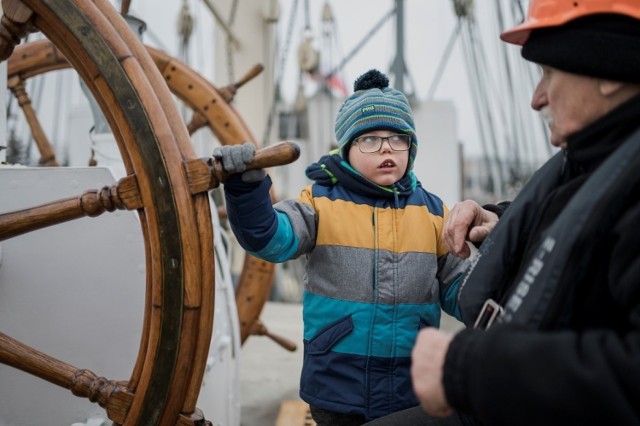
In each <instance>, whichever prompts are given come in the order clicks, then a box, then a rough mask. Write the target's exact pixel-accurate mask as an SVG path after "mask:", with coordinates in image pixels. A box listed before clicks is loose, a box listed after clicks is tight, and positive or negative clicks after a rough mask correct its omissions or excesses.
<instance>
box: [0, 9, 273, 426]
mask: <svg viewBox="0 0 640 426" xmlns="http://www.w3.org/2000/svg"><path fill="white" fill-rule="evenodd" d="M3 10H4V16H3V18H2V26H1V27H0V39H1V40H0V55H1V56H2V57H3V58H7V57H8V56H9V55H10V53H11V51H12V50H13V48H14V47H15V44H17V43H18V42H19V40H20V38H21V37H24V36H25V35H26V34H27V33H28V32H29V31H31V30H33V29H34V28H35V29H38V30H40V31H42V32H43V33H44V34H45V36H46V37H47V38H48V39H49V40H50V41H51V42H52V43H53V45H55V46H56V47H57V49H59V51H60V52H61V53H62V55H63V56H64V57H65V58H66V59H67V60H68V61H69V63H70V64H71V66H72V67H73V68H74V69H75V70H76V71H77V72H78V74H79V75H80V77H81V78H82V80H83V81H84V82H85V83H86V85H87V87H88V88H89V90H90V91H91V93H92V94H93V96H94V97H95V99H96V101H97V102H98V104H99V105H100V107H101V109H102V111H103V113H104V115H105V118H106V119H107V121H108V122H109V124H110V127H111V130H112V131H113V134H114V136H115V139H116V142H117V144H118V147H119V150H120V153H121V156H122V159H123V162H124V166H125V169H126V172H127V176H126V177H125V178H123V179H121V180H120V181H119V182H118V183H117V184H116V185H114V186H113V187H111V188H103V189H101V190H97V191H87V192H85V193H84V194H82V195H81V196H79V197H77V198H76V199H71V200H70V199H65V200H60V201H59V202H55V203H49V204H48V205H47V206H43V207H38V208H36V209H35V210H38V209H43V211H44V210H47V209H49V211H55V213H56V215H57V216H58V217H57V218H56V219H60V216H67V219H68V220H71V219H74V218H77V217H80V215H81V214H83V215H84V216H95V215H98V214H101V213H104V212H105V211H113V210H115V209H116V208H120V209H122V208H125V209H130V210H136V211H137V212H138V215H139V218H140V223H141V227H142V233H143V236H144V242H145V257H146V271H147V277H146V279H147V284H146V288H147V290H146V297H145V314H144V324H143V333H142V337H141V342H140V348H139V352H138V357H137V360H136V363H135V366H134V367H133V371H132V373H131V377H130V379H129V380H128V381H127V382H123V381H116V380H107V379H105V378H101V377H97V376H96V375H95V374H94V373H92V372H90V371H87V370H83V369H78V368H75V367H73V366H70V365H68V364H65V363H64V362H62V361H59V360H56V359H54V358H52V357H49V356H48V355H46V354H43V353H41V352H38V351H37V350H35V349H33V348H29V347H27V346H25V345H23V344H21V343H20V342H17V341H15V340H12V339H11V338H10V337H9V336H6V335H4V334H2V333H0V362H2V363H4V364H7V365H12V366H14V367H16V368H20V369H22V370H24V371H27V372H30V373H32V374H37V375H38V376H40V377H41V378H43V379H45V380H48V381H50V382H52V383H54V384H57V385H59V386H62V387H65V388H68V389H70V390H71V391H72V392H73V393H74V394H75V395H78V396H81V397H86V398H88V399H90V400H92V401H94V402H98V403H99V404H100V405H101V406H102V407H104V408H105V409H106V411H107V415H108V417H109V418H110V419H111V420H112V421H113V422H114V423H115V424H124V425H138V424H150V425H151V424H153V425H173V424H181V425H193V424H200V423H202V421H203V417H202V415H201V413H199V411H198V410H197V409H196V406H195V404H196V401H197V397H198V394H199V390H200V386H201V383H202V377H203V374H204V368H205V365H206V358H207V355H208V350H209V343H210V338H211V329H212V321H213V309H214V306H213V302H214V294H213V293H214V276H215V273H214V272H215V271H214V248H213V230H212V223H211V212H210V207H209V199H208V192H207V190H206V189H207V186H206V185H207V182H210V181H211V179H210V178H209V174H208V169H207V166H206V163H204V162H201V161H200V159H197V158H196V156H195V153H194V151H193V148H192V146H191V141H190V137H189V133H188V131H187V129H186V127H185V125H184V122H183V121H182V118H181V117H180V114H179V113H178V110H177V107H176V105H175V103H174V99H173V96H172V95H171V92H170V91H169V88H168V87H167V85H166V83H165V80H164V79H163V77H162V74H161V73H160V72H159V70H158V66H157V64H156V63H155V62H154V60H153V59H152V58H151V55H150V54H149V51H148V50H147V49H146V48H145V47H144V46H143V45H142V43H141V42H140V41H139V40H138V39H137V38H136V37H135V35H134V34H133V32H131V30H130V29H129V27H128V25H127V23H126V22H125V20H124V19H123V18H122V16H120V14H119V13H118V12H117V11H116V10H115V9H114V8H113V6H112V5H111V4H110V3H109V2H108V1H107V0H94V1H85V0H75V1H59V0H24V1H15V0H4V1H3ZM174 65H175V63H174ZM226 108H230V107H229V106H228V105H227V107H226ZM223 109H224V108H223ZM228 116H229V118H232V117H233V114H229V115H228ZM229 127H233V126H229ZM227 128H228V127H227ZM233 128H234V129H237V130H238V134H239V135H240V136H244V135H245V133H243V132H246V133H247V134H248V132H247V131H246V129H245V128H244V127H242V126H240V125H238V126H237V127H233ZM224 140H225V141H228V140H227V139H224ZM244 140H246V139H237V140H235V142H234V143H238V142H240V141H244ZM262 167H265V166H262ZM203 168H204V169H205V170H204V171H203ZM203 182H204V184H203ZM203 185H204V186H203ZM197 188H204V190H201V189H198V190H197V191H196V189H197ZM78 212H79V213H78ZM62 213H64V214H62ZM0 216H1V217H0V240H1V239H2V238H10V237H11V236H12V235H15V234H16V233H15V232H14V233H13V234H12V233H11V232H10V231H11V229H9V228H10V226H7V225H6V224H7V223H15V219H16V218H15V217H14V216H12V215H11V214H9V215H0ZM34 222H35V221H34ZM34 229H35V228H34ZM25 232H26V231H25Z"/></svg>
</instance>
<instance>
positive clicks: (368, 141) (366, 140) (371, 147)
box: [355, 135, 411, 153]
mask: <svg viewBox="0 0 640 426" xmlns="http://www.w3.org/2000/svg"><path fill="white" fill-rule="evenodd" d="M385 140H386V141H387V142H389V146H391V149H392V150H394V151H406V150H408V149H409V148H410V147H411V136H409V135H391V136H388V137H381V136H362V137H359V138H358V139H356V141H355V142H356V143H357V144H358V148H359V149H360V151H361V152H362V153H372V152H378V151H380V149H381V148H382V143H383V142H384V141H385Z"/></svg>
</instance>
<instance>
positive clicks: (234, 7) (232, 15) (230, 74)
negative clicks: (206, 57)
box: [226, 0, 238, 84]
mask: <svg viewBox="0 0 640 426" xmlns="http://www.w3.org/2000/svg"><path fill="white" fill-rule="evenodd" d="M237 12H238V0H233V2H232V3H231V10H230V11H229V20H228V21H227V25H228V27H229V28H232V27H233V24H234V22H235V20H236V14H237ZM233 48H234V43H233V40H232V39H231V37H230V36H229V35H227V46H226V49H227V78H228V79H229V81H228V83H229V84H232V83H233V82H234V81H235V74H236V73H235V67H234V61H233Z"/></svg>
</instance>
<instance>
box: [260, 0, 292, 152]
mask: <svg viewBox="0 0 640 426" xmlns="http://www.w3.org/2000/svg"><path fill="white" fill-rule="evenodd" d="M297 10H298V0H294V2H293V4H292V5H291V15H290V16H289V26H288V27H287V36H286V38H285V41H284V49H283V51H282V54H281V55H280V65H279V66H278V69H277V70H276V85H275V88H274V90H273V99H272V100H271V107H270V108H269V115H268V116H267V125H266V126H265V130H264V135H263V136H262V146H263V147H264V146H267V142H268V140H269V134H270V133H271V127H272V126H273V117H274V115H275V114H276V105H277V101H278V100H279V99H280V87H281V85H282V77H283V75H284V67H285V66H286V64H287V56H288V54H289V45H290V44H291V36H292V34H293V24H294V22H295V16H296V11H297Z"/></svg>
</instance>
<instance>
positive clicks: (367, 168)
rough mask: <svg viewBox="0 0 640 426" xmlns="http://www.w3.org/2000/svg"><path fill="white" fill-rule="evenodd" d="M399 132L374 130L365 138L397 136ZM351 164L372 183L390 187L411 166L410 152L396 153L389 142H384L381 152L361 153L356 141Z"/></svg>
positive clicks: (352, 147)
mask: <svg viewBox="0 0 640 426" xmlns="http://www.w3.org/2000/svg"><path fill="white" fill-rule="evenodd" d="M397 134H399V133H398V132H392V131H388V130H374V131H371V132H367V133H365V134H364V135H362V136H359V137H358V139H359V138H362V137H364V136H380V137H385V138H386V137H389V136H392V135H397ZM349 163H350V164H351V166H352V167H353V168H354V169H356V170H357V171H359V172H360V173H361V174H362V175H363V176H364V177H366V178H367V179H369V180H370V181H372V182H374V183H376V184H378V185H382V186H390V185H393V184H394V183H396V182H397V181H399V180H400V178H402V176H404V173H405V172H406V171H407V165H408V164H409V150H406V151H394V150H393V149H392V148H391V145H390V144H389V141H387V140H383V141H382V147H381V148H380V150H378V151H376V152H372V153H363V152H360V149H359V148H358V144H357V143H356V142H355V141H354V142H352V143H351V146H350V147H349Z"/></svg>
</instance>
